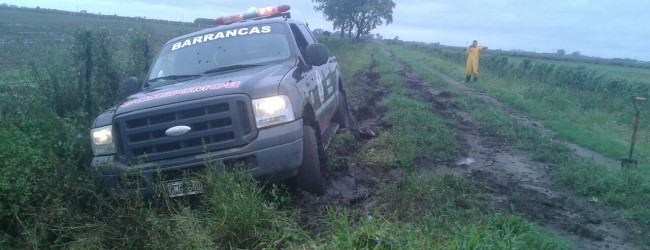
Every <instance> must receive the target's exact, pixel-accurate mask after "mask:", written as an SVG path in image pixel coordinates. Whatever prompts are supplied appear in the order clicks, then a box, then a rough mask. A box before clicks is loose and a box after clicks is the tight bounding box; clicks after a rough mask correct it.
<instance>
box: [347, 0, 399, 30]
mask: <svg viewBox="0 0 650 250" xmlns="http://www.w3.org/2000/svg"><path fill="white" fill-rule="evenodd" d="M359 2H361V3H362V4H361V5H357V6H356V8H355V11H354V15H353V16H352V23H354V25H355V28H356V31H357V34H356V38H357V39H358V38H359V36H361V35H365V34H368V33H369V32H370V31H371V30H373V29H375V28H377V26H379V25H382V24H384V22H386V25H388V24H391V23H392V22H393V9H394V8H395V3H394V2H393V0H362V1H359Z"/></svg>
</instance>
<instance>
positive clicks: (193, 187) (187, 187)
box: [167, 179, 203, 197]
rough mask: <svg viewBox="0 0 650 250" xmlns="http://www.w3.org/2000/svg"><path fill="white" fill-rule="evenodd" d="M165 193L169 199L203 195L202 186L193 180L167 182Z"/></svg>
mask: <svg viewBox="0 0 650 250" xmlns="http://www.w3.org/2000/svg"><path fill="white" fill-rule="evenodd" d="M167 192H168V193H169V197H179V196H184V195H191V194H200V193H203V184H202V183H201V182H200V181H198V180H194V179H190V180H183V181H173V182H168V183H167Z"/></svg>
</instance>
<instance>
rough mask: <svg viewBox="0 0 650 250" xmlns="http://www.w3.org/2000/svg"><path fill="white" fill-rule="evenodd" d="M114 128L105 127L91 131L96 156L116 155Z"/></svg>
mask: <svg viewBox="0 0 650 250" xmlns="http://www.w3.org/2000/svg"><path fill="white" fill-rule="evenodd" d="M112 130H113V126H111V125H109V126H105V127H101V128H95V129H92V130H90V137H91V138H92V144H93V153H94V154H95V155H106V154H114V153H115V145H114V144H113V131H112Z"/></svg>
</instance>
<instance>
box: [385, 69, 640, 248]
mask: <svg viewBox="0 0 650 250" xmlns="http://www.w3.org/2000/svg"><path fill="white" fill-rule="evenodd" d="M392 59H393V61H394V62H395V63H396V65H398V67H399V68H400V70H401V72H402V77H403V78H404V80H405V82H406V84H407V87H408V88H409V90H410V95H411V97H412V98H414V99H416V100H419V101H422V102H428V103H431V104H432V106H433V110H434V111H433V112H434V113H435V114H437V115H439V116H441V117H445V118H447V119H450V120H455V121H456V122H457V123H458V128H457V129H458V131H457V132H458V143H459V145H462V146H461V148H462V149H463V151H464V152H463V155H461V156H459V159H458V160H457V161H455V162H453V163H448V164H445V165H444V166H440V165H436V163H431V162H421V163H420V165H419V166H418V168H419V169H421V170H423V171H431V170H436V169H440V168H446V169H448V170H450V171H451V172H453V173H458V174H463V175H466V176H468V177H469V178H470V179H472V180H473V181H474V182H475V183H477V185H479V186H482V187H483V188H484V191H483V192H482V199H483V200H484V202H485V204H486V206H487V207H488V208H489V209H491V210H493V211H494V212H497V213H517V214H521V215H522V216H523V217H524V218H526V219H528V220H530V221H533V222H536V223H538V224H539V225H541V226H543V227H545V228H547V229H549V230H551V231H553V232H556V233H557V234H559V235H563V236H566V237H568V238H569V239H570V240H571V241H572V242H573V244H574V246H575V247H576V248H578V249H640V247H638V246H636V245H635V244H633V243H631V242H629V241H628V238H629V235H630V234H629V232H627V231H626V230H625V229H623V228H622V227H620V226H618V224H619V223H618V222H617V219H616V218H615V215H612V214H611V213H608V212H606V211H603V209H598V208H596V206H594V205H593V204H590V203H589V201H587V200H586V199H584V198H581V197H577V196H576V195H574V194H573V193H572V192H571V191H569V190H566V189H564V188H562V187H557V186H555V185H554V184H553V181H552V179H551V177H550V176H551V172H550V169H548V167H547V166H546V165H544V164H542V163H539V162H535V161H533V160H532V157H531V155H530V154H529V153H527V152H523V151H521V150H518V149H516V147H515V146H514V145H511V144H510V143H507V142H506V141H505V140H503V139H502V138H499V137H498V136H495V135H491V134H489V133H487V132H486V131H485V130H484V129H482V128H481V127H480V126H478V125H477V124H476V123H475V122H474V121H473V120H472V116H471V114H470V113H469V112H467V111H464V110H461V109H460V108H458V107H457V106H455V105H454V103H453V99H454V94H453V93H450V92H445V91H443V92H441V91H438V90H436V89H435V88H433V87H432V86H431V85H430V84H427V83H426V82H423V81H422V80H420V78H419V77H418V76H417V75H416V74H414V73H413V72H412V71H411V70H410V69H409V68H408V67H406V66H405V65H404V64H402V63H401V62H399V61H398V60H397V59H395V58H394V57H393V58H392ZM436 74H438V75H439V76H440V77H441V78H442V79H443V80H444V81H445V82H447V83H448V84H450V85H452V86H455V87H456V88H458V89H459V90H461V91H462V92H464V93H466V94H469V95H473V96H478V97H479V98H481V99H483V100H484V101H485V103H486V104H487V105H491V106H493V107H496V108H499V109H501V110H504V111H505V112H506V113H507V114H509V115H511V116H512V117H514V118H515V119H517V121H519V122H520V123H523V124H526V125H530V126H535V127H538V128H540V129H544V128H543V127H542V126H541V124H540V123H539V122H536V121H534V120H533V119H530V118H529V117H527V116H525V115H523V114H521V113H520V112H518V111H516V110H514V109H512V108H510V107H509V106H507V105H504V104H502V103H500V102H498V101H496V100H495V99H493V98H491V97H488V96H485V95H482V94H480V93H478V92H476V91H475V90H473V89H471V88H469V87H467V86H465V85H464V84H462V83H459V82H457V81H454V80H452V79H450V78H449V77H447V76H445V75H443V74H442V73H439V72H436ZM544 130H546V132H544V133H546V134H547V135H554V133H553V132H552V131H550V130H547V129H544ZM572 148H573V147H572ZM581 152H582V153H583V155H581V156H583V157H587V158H590V159H594V160H596V159H597V161H598V162H599V163H601V164H607V165H610V164H612V163H613V162H612V161H611V159H607V158H605V157H602V156H599V155H597V154H595V153H593V152H590V151H588V150H576V154H578V155H580V154H581ZM601 157H602V158H601Z"/></svg>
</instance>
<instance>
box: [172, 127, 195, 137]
mask: <svg viewBox="0 0 650 250" xmlns="http://www.w3.org/2000/svg"><path fill="white" fill-rule="evenodd" d="M190 130H192V128H190V127H188V126H174V127H171V128H169V129H167V130H165V134H166V135H167V136H179V135H184V134H187V133H188V132H190Z"/></svg>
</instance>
